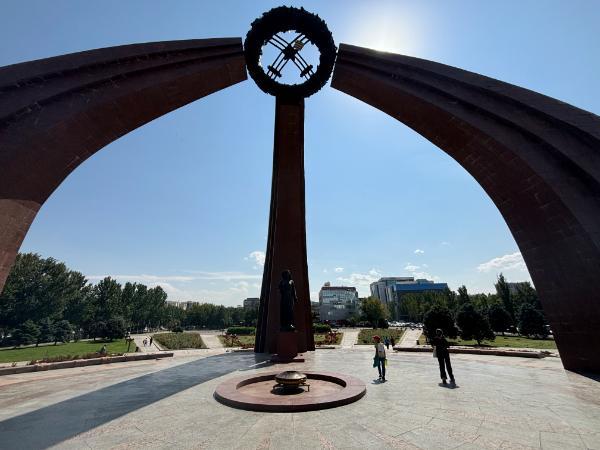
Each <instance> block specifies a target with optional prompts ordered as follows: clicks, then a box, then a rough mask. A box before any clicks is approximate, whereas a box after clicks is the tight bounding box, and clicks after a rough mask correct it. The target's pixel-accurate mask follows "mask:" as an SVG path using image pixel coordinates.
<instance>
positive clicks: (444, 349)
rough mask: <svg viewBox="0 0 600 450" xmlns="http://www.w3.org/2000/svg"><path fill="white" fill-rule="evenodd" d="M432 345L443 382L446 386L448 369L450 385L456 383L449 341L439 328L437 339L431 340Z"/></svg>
mask: <svg viewBox="0 0 600 450" xmlns="http://www.w3.org/2000/svg"><path fill="white" fill-rule="evenodd" d="M431 345H432V346H433V349H434V352H435V353H436V356H437V360H438V363H439V365H440V377H441V378H442V382H443V383H444V384H446V369H448V375H450V383H454V374H453V373H452V364H450V353H449V352H448V341H447V340H446V338H445V337H444V332H443V331H442V330H441V329H439V328H438V329H437V330H435V337H434V338H433V339H432V340H431ZM444 366H445V367H444Z"/></svg>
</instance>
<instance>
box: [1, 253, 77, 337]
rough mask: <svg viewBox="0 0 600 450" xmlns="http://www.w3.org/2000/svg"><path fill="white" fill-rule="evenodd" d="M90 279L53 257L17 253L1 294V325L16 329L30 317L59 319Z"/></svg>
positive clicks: (35, 318)
mask: <svg viewBox="0 0 600 450" xmlns="http://www.w3.org/2000/svg"><path fill="white" fill-rule="evenodd" d="M86 283H87V281H86V280H85V277H83V275H81V274H80V273H78V272H73V271H71V270H69V269H67V267H66V266H65V265H64V264H63V263H60V262H58V261H56V260H55V259H54V258H46V259H44V258H42V257H41V256H40V255H38V254H34V253H21V254H18V255H17V258H16V260H15V264H14V265H13V267H12V269H11V272H10V274H9V275H8V278H7V280H6V284H5V286H4V289H3V291H2V293H1V294H0V328H16V327H18V326H19V325H20V324H22V323H24V322H25V321H27V320H32V321H33V322H39V321H41V320H43V319H46V318H48V319H51V320H57V319H60V318H61V317H62V314H63V310H64V308H65V305H66V304H67V303H68V302H69V301H70V300H71V299H72V298H73V297H74V296H78V295H80V291H81V290H82V288H83V286H85V285H86Z"/></svg>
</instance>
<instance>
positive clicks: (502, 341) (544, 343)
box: [419, 335, 556, 350]
mask: <svg viewBox="0 0 600 450" xmlns="http://www.w3.org/2000/svg"><path fill="white" fill-rule="evenodd" d="M448 341H449V342H450V343H451V344H453V345H464V346H469V347H475V346H477V341H463V340H462V339H460V338H456V339H448ZM419 344H421V345H425V344H426V342H425V336H424V335H421V337H420V338H419ZM482 346H484V347H511V348H536V349H541V350H556V342H554V339H530V338H526V337H524V336H496V339H495V340H494V341H483V342H482Z"/></svg>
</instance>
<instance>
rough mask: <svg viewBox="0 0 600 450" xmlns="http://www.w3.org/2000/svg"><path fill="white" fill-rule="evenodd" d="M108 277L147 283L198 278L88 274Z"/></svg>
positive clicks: (93, 278) (90, 277)
mask: <svg viewBox="0 0 600 450" xmlns="http://www.w3.org/2000/svg"><path fill="white" fill-rule="evenodd" d="M106 277H111V278H112V279H115V280H123V281H131V282H133V283H145V284H151V283H152V284H156V283H164V284H166V283H169V282H172V281H178V282H186V281H193V280H195V279H196V278H195V277H193V276H189V275H185V276H183V275H166V276H163V275H147V274H141V275H87V276H86V278H87V279H88V280H103V279H104V278H106Z"/></svg>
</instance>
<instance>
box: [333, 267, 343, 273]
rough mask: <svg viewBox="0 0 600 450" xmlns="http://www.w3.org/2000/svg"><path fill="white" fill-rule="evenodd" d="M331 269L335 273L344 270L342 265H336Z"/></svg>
mask: <svg viewBox="0 0 600 450" xmlns="http://www.w3.org/2000/svg"><path fill="white" fill-rule="evenodd" d="M333 271H334V272H335V273H342V272H343V271H344V268H343V267H336V268H335V269H333Z"/></svg>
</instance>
